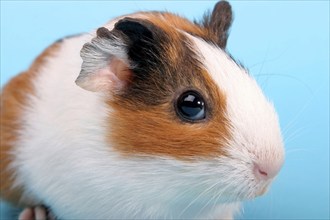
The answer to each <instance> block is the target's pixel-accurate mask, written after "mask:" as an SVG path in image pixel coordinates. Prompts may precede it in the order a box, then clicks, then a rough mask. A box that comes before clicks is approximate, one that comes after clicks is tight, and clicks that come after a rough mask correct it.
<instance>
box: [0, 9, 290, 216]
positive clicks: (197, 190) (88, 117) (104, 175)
mask: <svg viewBox="0 0 330 220" xmlns="http://www.w3.org/2000/svg"><path fill="white" fill-rule="evenodd" d="M226 10H227V9H226ZM156 14H157V13H154V14H152V15H153V16H152V19H150V20H148V13H140V14H135V15H134V14H133V15H129V16H128V17H130V19H133V20H134V19H137V20H134V22H139V23H140V24H142V26H144V27H147V28H148V30H150V29H149V28H151V30H152V31H156V32H152V33H160V32H162V31H164V33H166V36H164V37H165V38H162V40H163V41H161V42H163V43H164V42H167V39H166V37H169V38H170V39H171V40H173V41H171V42H173V43H174V44H178V45H179V42H181V45H179V47H178V48H176V47H175V48H174V49H173V50H168V53H169V54H172V57H173V56H175V54H178V52H177V51H176V50H178V49H179V50H181V51H189V53H188V54H189V55H190V58H189V59H191V60H190V61H192V63H193V64H194V65H190V66H188V67H185V69H184V70H191V68H194V70H196V71H193V73H194V74H195V75H190V74H191V73H189V71H186V72H184V73H183V72H180V73H178V74H182V75H180V77H178V78H181V79H180V80H181V81H180V82H190V86H192V87H193V88H199V89H200V90H202V92H203V94H204V95H205V96H206V97H208V99H207V100H208V101H209V102H210V103H212V104H211V106H212V108H210V109H212V112H213V115H211V116H210V117H211V119H212V120H210V121H204V122H202V123H201V124H198V123H196V124H185V123H183V122H181V123H180V122H179V121H175V120H178V119H177V118H176V119H174V120H173V121H170V120H168V118H167V119H166V120H167V121H166V120H164V118H162V117H163V116H164V115H166V114H171V111H170V106H171V105H170V104H168V103H171V102H168V103H167V104H164V103H158V102H157V100H159V99H157V100H156V101H155V100H153V98H154V97H157V96H159V97H161V95H163V96H164V94H166V92H168V91H169V90H167V89H164V90H159V91H163V92H165V93H161V92H158V93H157V90H150V91H154V92H153V93H149V94H148V93H143V94H144V95H141V96H139V98H140V99H137V98H136V97H137V96H138V95H139V94H138V93H139V91H142V92H145V90H141V88H142V87H136V88H140V89H139V90H137V89H136V90H132V91H130V92H127V91H128V90H127V91H126V90H125V91H124V89H129V88H132V87H126V86H124V87H118V88H119V89H118V90H120V91H122V90H123V91H122V92H121V93H111V94H109V93H105V92H104V91H106V89H101V90H100V91H99V90H98V86H95V84H94V85H93V86H92V87H89V84H88V83H89V80H88V78H89V77H94V76H93V73H95V72H97V71H98V70H100V69H102V68H105V67H106V66H107V65H108V64H109V63H107V61H106V58H108V57H111V56H115V57H117V58H118V59H120V60H122V61H124V63H126V64H127V66H128V67H129V68H131V69H132V73H131V74H139V71H141V73H142V72H143V71H142V70H141V69H139V70H135V69H134V68H135V67H137V68H138V67H139V66H143V65H145V63H143V62H141V63H137V62H135V63H134V64H136V65H138V66H135V65H132V64H133V63H132V62H131V61H132V59H133V58H134V56H132V55H130V52H129V48H128V49H127V45H128V44H127V42H133V43H134V41H132V40H131V41H127V42H125V41H121V40H120V41H119V42H120V44H118V45H114V44H107V43H105V41H103V40H104V39H103V40H102V41H99V40H97V39H99V38H100V37H101V38H104V37H107V36H108V32H107V31H106V30H102V31H101V32H98V35H99V36H97V34H96V33H94V32H92V34H89V35H81V36H77V37H73V38H68V39H63V40H62V41H61V42H59V43H58V48H57V52H56V54H54V55H53V56H52V57H49V59H47V60H46V62H44V63H43V65H42V66H41V67H40V68H38V70H37V72H36V74H35V76H34V79H33V84H32V86H33V91H34V92H33V94H32V93H31V94H30V95H28V97H27V101H26V102H28V103H29V106H30V108H26V109H25V110H24V111H23V112H22V113H21V116H20V117H22V118H23V119H24V122H25V123H24V126H22V127H20V129H19V134H20V136H19V138H17V139H15V146H14V147H13V148H12V149H11V153H12V155H14V156H13V158H12V160H11V162H10V165H8V167H7V168H8V169H9V168H10V169H12V170H15V176H16V178H15V182H14V187H17V188H23V189H24V194H23V195H22V197H21V199H23V200H24V201H33V202H30V203H29V202H27V203H28V204H31V205H35V204H44V205H46V206H49V207H50V208H51V209H52V211H53V212H54V213H55V214H56V215H57V216H58V217H59V218H60V219H62V218H63V219H108V218H115V219H129V218H139V219H148V218H149V219H164V218H168V219H171V218H173V219H178V218H181V219H193V218H204V219H205V218H208V219H210V218H212V219H213V218H214V219H215V218H218V219H232V218H233V217H234V216H235V214H237V213H238V212H239V207H240V204H239V202H240V201H242V200H245V199H251V198H254V197H256V196H258V195H260V194H263V193H264V192H265V190H266V189H267V187H268V186H269V184H270V182H271V181H272V180H273V177H271V178H270V177H269V178H265V179H259V178H257V176H256V174H255V172H256V171H255V167H256V164H258V166H260V167H261V166H262V167H266V165H267V166H268V167H270V168H269V169H272V170H273V172H274V173H277V172H278V171H279V169H280V167H281V165H282V163H283V158H284V152H283V143H282V137H281V132H280V129H279V124H278V119H277V115H276V112H275V110H274V108H273V106H272V104H271V103H270V102H269V101H268V100H267V99H266V98H265V97H264V95H263V94H262V91H261V90H260V88H259V87H258V85H257V84H256V82H255V81H254V80H253V79H252V78H251V76H249V75H248V74H247V73H246V71H245V70H244V69H243V68H242V67H240V66H238V65H237V64H236V63H235V62H234V61H233V60H232V59H231V58H230V56H229V55H228V54H227V53H226V52H225V51H224V50H223V49H222V48H221V47H224V45H225V42H226V38H221V39H222V40H221V44H217V43H216V42H212V41H210V40H209V39H207V38H206V37H203V36H202V35H198V34H196V33H197V32H196V31H186V30H185V29H180V26H171V25H166V24H164V20H163V17H162V16H160V17H159V20H157V19H155V16H154V15H156ZM149 16H150V14H149ZM166 16H170V15H169V14H166ZM156 17H157V16H156ZM173 17H175V16H174V15H173ZM215 17H217V16H215ZM141 19H142V20H143V19H145V20H147V21H141ZM119 20H120V18H118V19H115V20H113V21H112V22H110V23H108V24H106V25H105V28H106V29H107V30H108V31H112V30H113V29H114V27H115V24H116V23H117V22H118V21H119ZM175 20H176V19H175ZM146 23H147V24H146ZM179 23H180V22H179ZM191 25H192V24H189V25H187V24H186V23H185V25H182V27H191ZM196 28H197V29H199V28H201V27H197V26H196ZM227 30H228V27H227V26H226V28H224V31H225V32H224V33H223V34H227ZM127 33H129V32H127ZM127 33H126V37H127V35H128V34H127ZM153 36H155V35H153ZM226 36H227V35H226ZM97 37H99V38H97ZM128 37H129V36H128ZM92 39H94V40H92ZM180 39H181V40H182V39H183V41H176V40H180ZM224 39H225V40H224ZM117 40H118V39H117ZM126 40H127V39H126ZM90 42H94V43H92V44H93V45H92V46H93V47H92V49H91V50H89V52H90V51H92V53H93V54H94V55H97V57H99V58H100V57H101V58H102V59H99V60H98V61H97V62H94V61H93V60H91V59H90V57H88V56H87V57H84V50H85V52H86V50H87V49H88V48H87V49H86V46H83V45H86V43H87V45H91V44H90ZM157 42H159V41H157ZM104 45H106V46H104ZM162 45H164V44H162ZM83 47H84V49H83V53H82V54H83V59H84V62H85V63H83V62H82V60H81V58H80V50H81V48H83ZM97 47H99V48H101V51H102V52H101V53H95V51H98V52H100V50H97V49H95V48H97ZM159 48H162V47H161V46H159V47H158V46H157V47H155V50H157V51H158V49H159ZM158 52H159V51H158ZM160 53H161V51H160ZM87 54H88V52H87ZM170 57H171V55H170V56H169V60H172V61H174V60H177V59H171V58H170ZM187 57H188V56H187ZM133 60H134V59H133ZM155 60H156V63H157V59H155ZM86 61H87V62H86ZM168 62H169V63H167V62H165V61H164V60H163V61H162V62H161V63H158V64H159V65H165V64H166V63H167V64H168V65H169V64H171V63H170V61H168ZM110 65H111V63H110ZM81 66H82V67H83V71H82V72H81ZM169 66H171V65H169ZM193 66H195V67H193ZM143 67H144V66H143ZM147 67H148V66H146V68H145V67H144V70H148V71H149V72H150V69H148V68H147ZM159 69H160V70H161V68H159ZM179 70H181V69H179ZM79 72H81V74H80V75H79ZM155 72H156V71H155ZM160 73H163V72H162V71H160V72H159V74H160ZM185 73H186V74H185ZM110 74H112V73H110ZM164 74H167V73H164ZM172 74H174V73H172ZM78 75H79V77H80V79H79V78H78V81H80V83H79V82H78V84H79V85H80V86H82V87H83V88H85V89H86V88H87V90H93V89H88V88H96V90H95V91H94V92H91V91H87V90H84V89H82V88H80V87H78V86H77V85H76V84H75V83H74V82H75V80H76V79H77V77H78ZM150 76H151V75H150ZM159 76H160V75H159ZM162 77H164V78H159V80H160V83H163V84H165V85H164V88H168V85H169V84H168V82H167V81H166V80H169V79H168V78H166V76H162ZM142 78H143V77H140V78H139V79H141V80H142ZM96 79H97V78H96ZM129 79H130V78H129ZM196 79H200V80H196ZM120 80H122V79H121V78H119V81H120ZM123 80H127V79H126V78H125V79H123ZM162 80H164V81H162ZM172 80H173V79H172ZM194 80H195V81H194ZM102 82H103V81H102ZM116 82H117V81H113V82H110V83H116ZM93 83H96V85H97V84H98V81H93ZM106 83H109V82H106ZM132 83H137V84H138V83H142V81H141V82H139V81H134V78H133V82H132ZM138 85H140V84H138ZM148 85H150V86H154V85H157V82H156V81H155V83H154V84H148ZM174 85H175V84H174ZM183 85H186V84H183ZM187 85H188V83H187ZM140 86H143V85H142V84H141V85H140ZM144 86H145V85H144ZM102 88H104V87H102ZM105 88H107V87H105ZM110 88H111V87H110ZM148 88H152V87H148ZM171 88H175V87H173V86H172V87H171ZM134 92H135V93H134ZM175 92H180V90H178V91H175ZM212 99H215V100H213V101H211V100H212ZM133 101H136V102H133ZM134 106H136V107H137V108H136V111H133V110H134ZM164 106H165V107H166V108H165V110H164ZM155 109H156V110H155ZM166 109H169V111H167V110H166ZM123 111H128V113H129V114H126V117H127V118H124V117H123V116H124V115H125V114H123ZM143 112H144V113H143ZM150 112H151V113H153V112H154V113H155V114H151V113H150ZM126 113H127V112H126ZM142 113H143V114H142ZM161 114H162V115H163V116H161ZM128 115H132V116H135V117H131V116H130V117H131V118H130V117H128ZM150 115H153V117H152V118H149V117H150ZM155 115H156V116H157V115H160V117H158V118H157V117H156V116H155ZM139 117H140V118H141V119H140V120H139ZM143 117H145V119H142V118H143ZM166 117H169V116H168V115H167V116H166ZM166 117H165V118H166ZM169 118H170V119H171V118H175V115H173V116H171V117H169ZM119 119H120V120H119ZM152 120H154V121H157V120H159V121H160V122H157V123H158V124H159V125H160V126H159V127H158V126H155V124H152V123H151V124H148V123H150V121H152ZM141 121H142V122H143V121H144V123H141ZM148 121H149V122H148ZM130 123H131V124H130ZM139 123H141V124H139ZM157 123H156V125H157ZM168 123H171V124H170V126H163V125H165V124H168ZM128 125H129V126H128ZM144 126H145V127H144ZM147 126H151V127H150V128H149V129H150V130H147V129H146V128H147ZM153 126H154V127H153ZM162 126H163V127H162ZM171 126H172V127H171ZM207 126H209V129H208V130H207V132H205V130H204V131H203V129H206V128H207ZM132 128H133V129H132ZM144 129H146V130H144ZM189 129H190V130H189ZM195 130H200V131H201V132H199V133H198V132H197V133H194V132H195ZM119 131H120V132H119ZM183 131H185V132H183ZM153 132H154V133H153ZM180 132H181V133H180ZM119 133H120V134H119ZM185 133H186V134H185ZM142 134H143V135H142ZM148 134H149V135H150V136H148ZM151 134H153V135H155V138H154V137H152V136H151ZM139 135H141V136H139ZM175 137H177V138H178V139H176V140H177V142H175V141H174V142H171V141H172V140H173V138H175ZM142 138H145V140H143V139H142ZM199 139H201V140H202V141H201V142H199ZM164 140H165V141H164ZM191 140H194V141H191ZM195 140H196V141H195ZM123 143H124V144H123ZM148 143H151V144H149V145H148ZM166 143H170V145H166ZM187 143H188V144H187ZM210 143H211V145H210ZM123 146H124V148H123ZM125 146H126V148H125ZM144 146H147V148H143V147H144ZM173 146H174V148H173V149H172V147H173ZM204 147H205V148H204ZM141 149H147V150H141ZM214 149H215V150H214ZM265 164H266V165H265ZM1 169H3V168H1ZM267 172H268V170H267Z"/></svg>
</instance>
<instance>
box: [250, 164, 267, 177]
mask: <svg viewBox="0 0 330 220" xmlns="http://www.w3.org/2000/svg"><path fill="white" fill-rule="evenodd" d="M253 169H254V170H253V171H254V175H255V176H256V177H257V178H259V179H269V178H271V177H270V175H269V171H268V170H267V167H262V166H260V165H258V164H254V168H253Z"/></svg>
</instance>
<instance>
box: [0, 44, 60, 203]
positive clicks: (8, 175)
mask: <svg viewBox="0 0 330 220" xmlns="http://www.w3.org/2000/svg"><path fill="white" fill-rule="evenodd" d="M58 48H59V45H58V44H54V45H52V46H50V47H49V48H47V49H46V50H45V51H44V52H43V53H42V54H41V55H40V56H39V57H38V58H37V59H36V60H35V62H34V63H33V64H32V66H31V67H30V68H29V70H28V71H26V72H23V73H21V74H20V75H18V76H16V77H15V78H13V79H12V80H11V81H10V82H9V83H8V84H7V85H6V86H5V87H4V88H3V89H2V92H1V105H0V110H1V121H0V131H1V138H0V175H1V179H0V189H1V191H0V193H1V194H0V196H1V198H3V199H5V200H7V201H9V202H12V203H13V204H15V205H28V204H25V201H23V200H22V198H21V196H22V193H23V189H22V188H13V182H14V179H15V173H14V171H12V170H10V169H9V166H10V163H11V162H12V155H11V152H12V150H13V149H14V148H15V144H16V141H17V140H18V138H19V137H18V136H19V130H20V129H21V127H22V125H23V124H24V119H23V118H22V113H23V111H24V109H26V108H28V105H29V103H28V102H27V99H28V96H30V95H33V94H34V88H33V85H32V81H33V79H34V78H35V76H36V74H37V72H38V70H39V68H40V67H41V66H42V65H43V64H44V63H45V62H46V58H48V57H50V56H52V55H53V54H54V53H55V52H56V51H57V50H58ZM31 172H32V171H31Z"/></svg>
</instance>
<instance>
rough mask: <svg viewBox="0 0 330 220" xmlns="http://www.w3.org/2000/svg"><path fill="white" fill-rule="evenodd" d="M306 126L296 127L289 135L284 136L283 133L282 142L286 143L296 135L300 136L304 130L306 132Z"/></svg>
mask: <svg viewBox="0 0 330 220" xmlns="http://www.w3.org/2000/svg"><path fill="white" fill-rule="evenodd" d="M306 128H307V126H305V127H301V128H299V129H296V130H295V131H294V132H292V133H291V134H290V135H288V136H286V135H285V134H283V135H284V137H285V136H286V137H285V138H284V142H285V143H286V144H288V143H290V142H291V141H293V140H294V139H296V138H297V137H299V136H301V135H302V134H303V133H304V132H306Z"/></svg>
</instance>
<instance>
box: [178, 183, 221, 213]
mask: <svg viewBox="0 0 330 220" xmlns="http://www.w3.org/2000/svg"><path fill="white" fill-rule="evenodd" d="M217 184H218V182H216V183H215V184H213V185H211V186H210V187H208V188H207V189H205V190H204V191H202V192H201V193H200V194H199V195H198V196H197V197H196V198H195V199H194V200H192V201H191V202H190V203H189V204H188V205H187V207H186V208H184V209H183V210H182V212H181V213H180V215H179V217H181V215H182V214H183V213H185V211H186V210H187V209H188V208H189V207H190V206H191V205H192V204H194V203H195V202H196V201H197V200H198V199H199V198H200V197H201V196H202V195H204V194H205V193H207V192H208V191H209V190H211V189H212V188H213V187H215V186H216V185H217Z"/></svg>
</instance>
